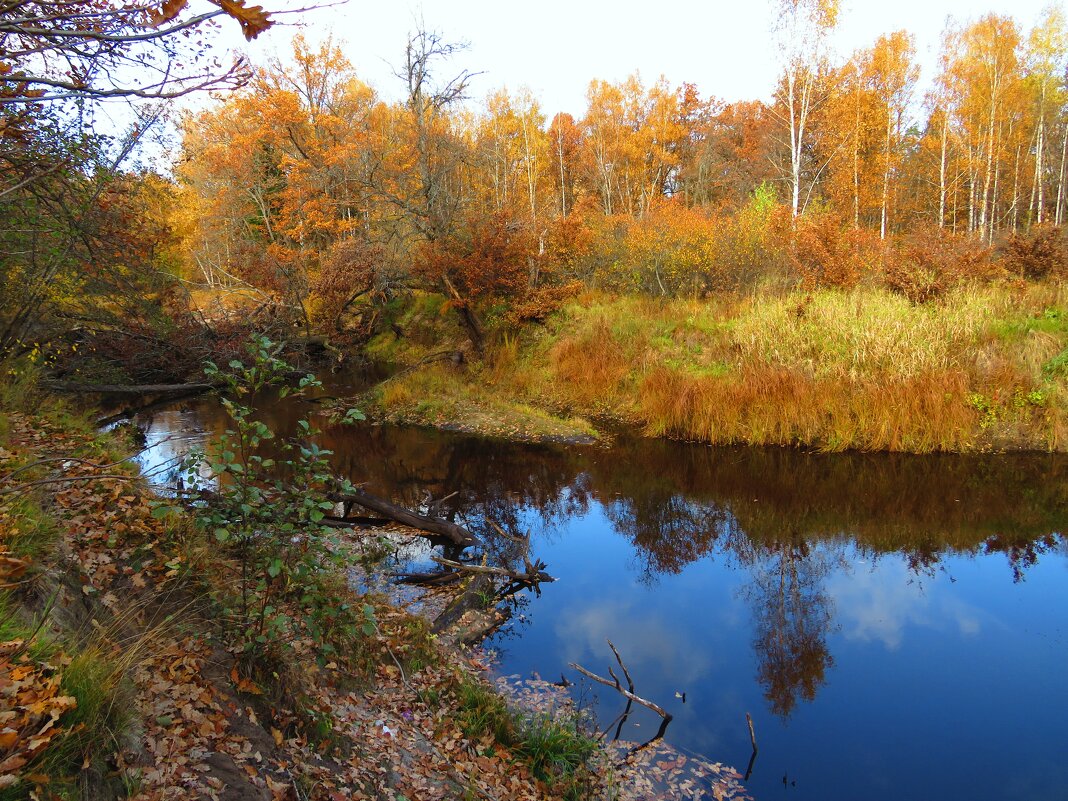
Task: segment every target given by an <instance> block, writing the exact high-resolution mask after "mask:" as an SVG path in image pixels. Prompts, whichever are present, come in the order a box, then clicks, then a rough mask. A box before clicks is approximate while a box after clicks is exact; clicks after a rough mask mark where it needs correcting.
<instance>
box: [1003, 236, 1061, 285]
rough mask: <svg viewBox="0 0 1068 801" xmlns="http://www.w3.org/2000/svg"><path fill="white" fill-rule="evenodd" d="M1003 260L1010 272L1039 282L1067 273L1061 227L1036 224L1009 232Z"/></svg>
mask: <svg viewBox="0 0 1068 801" xmlns="http://www.w3.org/2000/svg"><path fill="white" fill-rule="evenodd" d="M1001 258H1002V263H1003V265H1004V267H1005V269H1006V271H1007V272H1009V273H1010V274H1012V275H1016V276H1019V277H1020V278H1026V279H1028V280H1031V281H1039V280H1042V279H1044V278H1062V277H1063V276H1064V275H1065V273H1066V272H1068V243H1066V242H1065V237H1064V233H1063V231H1062V230H1061V229H1060V228H1057V227H1055V226H1052V225H1039V226H1035V227H1034V228H1032V229H1031V230H1030V231H1027V232H1025V233H1018V234H1013V235H1011V236H1010V237H1009V238H1008V239H1007V240H1006V241H1005V244H1004V246H1003V248H1002V255H1001Z"/></svg>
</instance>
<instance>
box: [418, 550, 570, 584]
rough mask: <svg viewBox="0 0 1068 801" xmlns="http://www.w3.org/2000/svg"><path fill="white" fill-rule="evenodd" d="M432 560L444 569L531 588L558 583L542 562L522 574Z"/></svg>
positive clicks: (451, 561) (435, 557) (447, 560)
mask: <svg viewBox="0 0 1068 801" xmlns="http://www.w3.org/2000/svg"><path fill="white" fill-rule="evenodd" d="M430 560H431V561H432V562H437V563H438V564H439V565H442V566H443V567H450V568H452V569H453V570H457V571H460V572H464V573H482V574H483V575H487V576H498V577H500V578H506V579H508V580H509V581H516V582H519V583H521V584H529V585H531V586H534V585H536V584H541V583H542V582H545V583H549V582H552V581H556V579H555V578H553V577H552V576H550V575H549V574H548V573H546V572H545V570H544V569H543V568H544V567H545V564H544V563H542V562H537V563H535V564H531V563H530V562H527V563H526V572H525V573H520V572H518V571H515V570H509V569H508V568H506V567H493V566H492V565H469V564H465V563H463V562H454V561H453V560H451V559H443V558H442V557H440V556H431V557H430Z"/></svg>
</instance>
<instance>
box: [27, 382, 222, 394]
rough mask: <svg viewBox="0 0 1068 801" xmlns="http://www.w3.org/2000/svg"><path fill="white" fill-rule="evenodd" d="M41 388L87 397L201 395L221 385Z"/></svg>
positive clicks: (63, 385) (46, 385)
mask: <svg viewBox="0 0 1068 801" xmlns="http://www.w3.org/2000/svg"><path fill="white" fill-rule="evenodd" d="M41 386H43V387H44V388H45V389H50V390H52V391H53V392H69V393H79V394H86V395H136V396H144V395H182V396H189V395H199V394H201V393H203V392H211V390H213V389H218V388H219V386H220V385H219V384H214V383H192V384H82V383H79V382H77V381H52V380H45V381H42V382H41Z"/></svg>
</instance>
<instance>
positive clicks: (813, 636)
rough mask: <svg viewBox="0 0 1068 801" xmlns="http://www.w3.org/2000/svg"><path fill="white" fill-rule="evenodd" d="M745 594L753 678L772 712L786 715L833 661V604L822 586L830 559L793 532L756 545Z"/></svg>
mask: <svg viewBox="0 0 1068 801" xmlns="http://www.w3.org/2000/svg"><path fill="white" fill-rule="evenodd" d="M752 556H753V561H752V562H751V564H750V571H751V576H752V579H751V581H750V583H749V584H748V585H747V587H746V588H745V590H744V592H745V594H746V595H747V596H748V599H749V601H750V603H751V604H752V608H753V622H754V628H755V634H756V636H755V638H754V640H753V648H754V650H755V651H756V656H757V679H758V681H759V682H760V684H761V685H762V686H763V687H764V697H765V698H767V700H768V702H769V704H770V705H771V711H772V712H774V713H775V714H776V715H779V716H780V717H782V718H786V717H789V715H790V713H791V712H792V711H793V709H794V707H795V706H796V704H797V701H798V700H799V699H804V700H806V701H812V700H813V699H814V698H815V697H816V692H817V691H818V690H819V688H820V687H821V686H822V685H823V683H824V682H825V681H826V673H827V670H828V669H829V668H830V667H831V666H833V664H834V659H833V657H832V656H831V653H830V651H829V650H828V648H827V635H828V634H829V632H830V630H831V622H832V620H833V612H834V610H833V602H832V601H831V599H830V598H829V597H828V595H827V593H826V591H825V590H824V585H823V582H824V579H825V578H826V576H827V575H828V573H829V572H830V567H831V563H832V560H831V558H830V555H829V554H828V553H827V552H826V551H825V550H824V549H823V548H819V547H817V548H812V547H811V546H810V545H809V543H808V542H806V541H805V540H804V539H802V538H801V537H799V536H798V535H796V534H794V535H793V536H792V537H791V538H790V539H788V540H783V541H780V542H774V543H768V544H762V545H758V546H755V548H754V549H753V551H752Z"/></svg>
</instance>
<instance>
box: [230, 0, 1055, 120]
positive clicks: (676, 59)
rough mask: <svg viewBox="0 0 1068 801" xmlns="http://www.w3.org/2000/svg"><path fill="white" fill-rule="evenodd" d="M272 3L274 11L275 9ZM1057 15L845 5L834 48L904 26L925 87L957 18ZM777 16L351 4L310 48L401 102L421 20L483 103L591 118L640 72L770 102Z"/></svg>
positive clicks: (622, 4) (325, 13)
mask: <svg viewBox="0 0 1068 801" xmlns="http://www.w3.org/2000/svg"><path fill="white" fill-rule="evenodd" d="M260 2H262V3H263V5H264V6H266V7H267V8H270V7H271V3H270V2H269V0H260ZM1046 5H1048V0H1013V1H1012V2H1009V1H1008V0H978V2H976V1H975V0H971V1H969V0H843V13H842V15H841V20H840V25H839V29H838V31H837V32H836V35H835V38H834V42H835V47H836V50H837V52H839V53H840V54H843V55H847V54H848V53H850V52H852V51H853V50H855V49H857V48H860V47H867V46H869V45H871V44H872V43H873V42H874V41H875V39H876V38H877V37H878V36H879V35H880V34H882V33H889V32H891V31H894V30H897V29H900V28H904V29H906V30H908V31H910V32H912V33H913V34H914V35H915V37H916V47H917V51H918V53H919V56H920V60H921V64H922V66H923V68H924V75H923V82H924V83H925V82H926V81H927V80H929V79H930V78H931V75H932V72H933V70H934V66H935V64H936V59H937V52H938V46H939V41H940V38H941V34H942V31H943V29H944V28H945V25H946V21H947V19H948V18H950V17H952V18H953V19H954V20H957V21H962V20H968V19H975V18H977V17H978V16H980V15H982V14H985V13H988V12H991V11H993V12H997V13H1000V14H1009V15H1012V16H1014V17H1015V19H1016V20H1017V22H1018V23H1019V24H1020V26H1021V27H1022V28H1023V29H1024V31H1025V32H1026V30H1027V29H1029V28H1030V27H1031V25H1032V24H1033V23H1034V22H1035V21H1036V20H1037V19H1038V17H1039V15H1040V12H1041V10H1042V8H1043V7H1044V6H1046ZM773 6H774V0H705V2H696V1H694V0H686V1H685V2H671V0H667V1H666V2H664V1H661V2H656V0H653V2H649V0H643V2H632V0H615V2H611V3H609V2H601V1H600V0H596V1H595V2H589V1H588V0H541V2H538V3H531V4H527V5H522V4H504V3H500V2H489V0H453V1H452V2H447V3H417V2H412V3H409V2H406V0H395V2H393V3H390V2H389V1H388V0H385V2H381V0H380V2H363V1H362V0H349V2H348V3H347V4H346V5H342V6H339V7H336V8H329V9H324V10H318V11H312V12H308V13H307V14H306V15H304V18H305V19H306V20H307V21H308V26H307V29H306V31H305V35H306V36H307V37H308V38H310V39H312V40H320V39H322V38H325V37H326V36H328V35H332V36H333V37H334V38H335V39H336V40H338V41H340V42H342V43H343V46H344V50H345V52H346V54H347V55H348V57H349V59H350V60H351V61H352V63H353V65H354V66H355V67H356V70H357V72H358V74H359V75H360V77H361V78H362V79H363V80H365V81H366V82H368V83H370V84H371V85H372V86H374V87H375V88H376V89H378V90H379V92H381V93H382V94H383V95H384V96H385V97H386V98H390V99H395V98H397V97H398V96H399V93H400V84H399V82H398V81H397V80H396V79H395V78H393V77H392V75H391V68H390V66H389V65H391V64H397V63H399V62H400V60H401V55H402V53H403V50H404V43H405V39H406V35H407V33H408V32H409V31H410V30H412V29H413V27H414V26H415V24H416V21H417V20H419V19H420V18H421V19H423V20H424V21H425V25H426V27H427V28H429V29H433V30H437V31H439V32H441V33H442V34H443V35H444V37H445V38H446V39H447V40H450V41H458V40H463V41H466V42H468V43H469V44H470V48H469V49H468V50H467V51H466V52H465V53H462V54H460V55H459V56H457V58H456V61H455V68H456V69H460V68H467V69H471V70H475V71H478V70H481V71H483V72H484V74H483V75H481V76H479V77H478V78H477V79H476V81H475V83H474V85H473V92H472V94H473V96H474V97H475V99H481V98H483V97H484V96H485V95H486V94H487V93H488V92H489V91H491V90H493V89H496V88H499V87H501V86H507V87H508V88H509V89H513V90H514V89H518V88H519V87H521V86H529V87H530V88H531V89H532V90H534V93H535V94H536V95H537V96H538V97H539V98H540V100H541V102H542V109H543V111H544V112H545V113H546V114H547V116H549V117H551V116H552V115H553V114H554V113H555V112H557V111H568V112H571V113H572V114H575V115H576V116H578V115H579V114H581V113H582V111H583V109H584V108H585V94H586V88H587V86H588V85H589V82H590V80H592V79H594V78H601V79H604V80H608V81H619V80H622V79H623V78H625V77H626V76H627V75H629V74H631V73H633V72H634V71H635V70H637V71H639V72H640V73H641V75H642V77H643V79H645V80H646V81H647V82H648V81H652V80H654V79H655V78H657V77H659V76H660V75H664V76H665V77H667V79H668V81H669V82H671V83H672V84H674V85H677V84H679V83H681V82H683V81H690V82H692V83H695V84H697V86H698V88H699V90H700V91H701V94H702V95H703V96H709V95H712V96H715V97H717V98H720V99H722V100H727V101H731V100H740V99H754V98H763V99H767V98H768V97H769V95H770V93H771V90H772V87H773V85H774V82H775V74H776V71H777V70H776V65H775V53H774V48H773V45H772V39H771V35H770V28H771V23H772V16H773ZM291 33H292V29H291V28H276V29H274V30H271V31H269V32H268V33H267V34H266V35H264V36H263V37H261V41H259V42H255V43H253V46H252V47H251V55H252V57H253V58H254V59H257V60H260V59H263V58H265V57H266V56H267V55H269V54H272V53H278V54H280V55H281V54H284V53H286V51H287V50H288V42H289V38H290V35H291Z"/></svg>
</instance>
